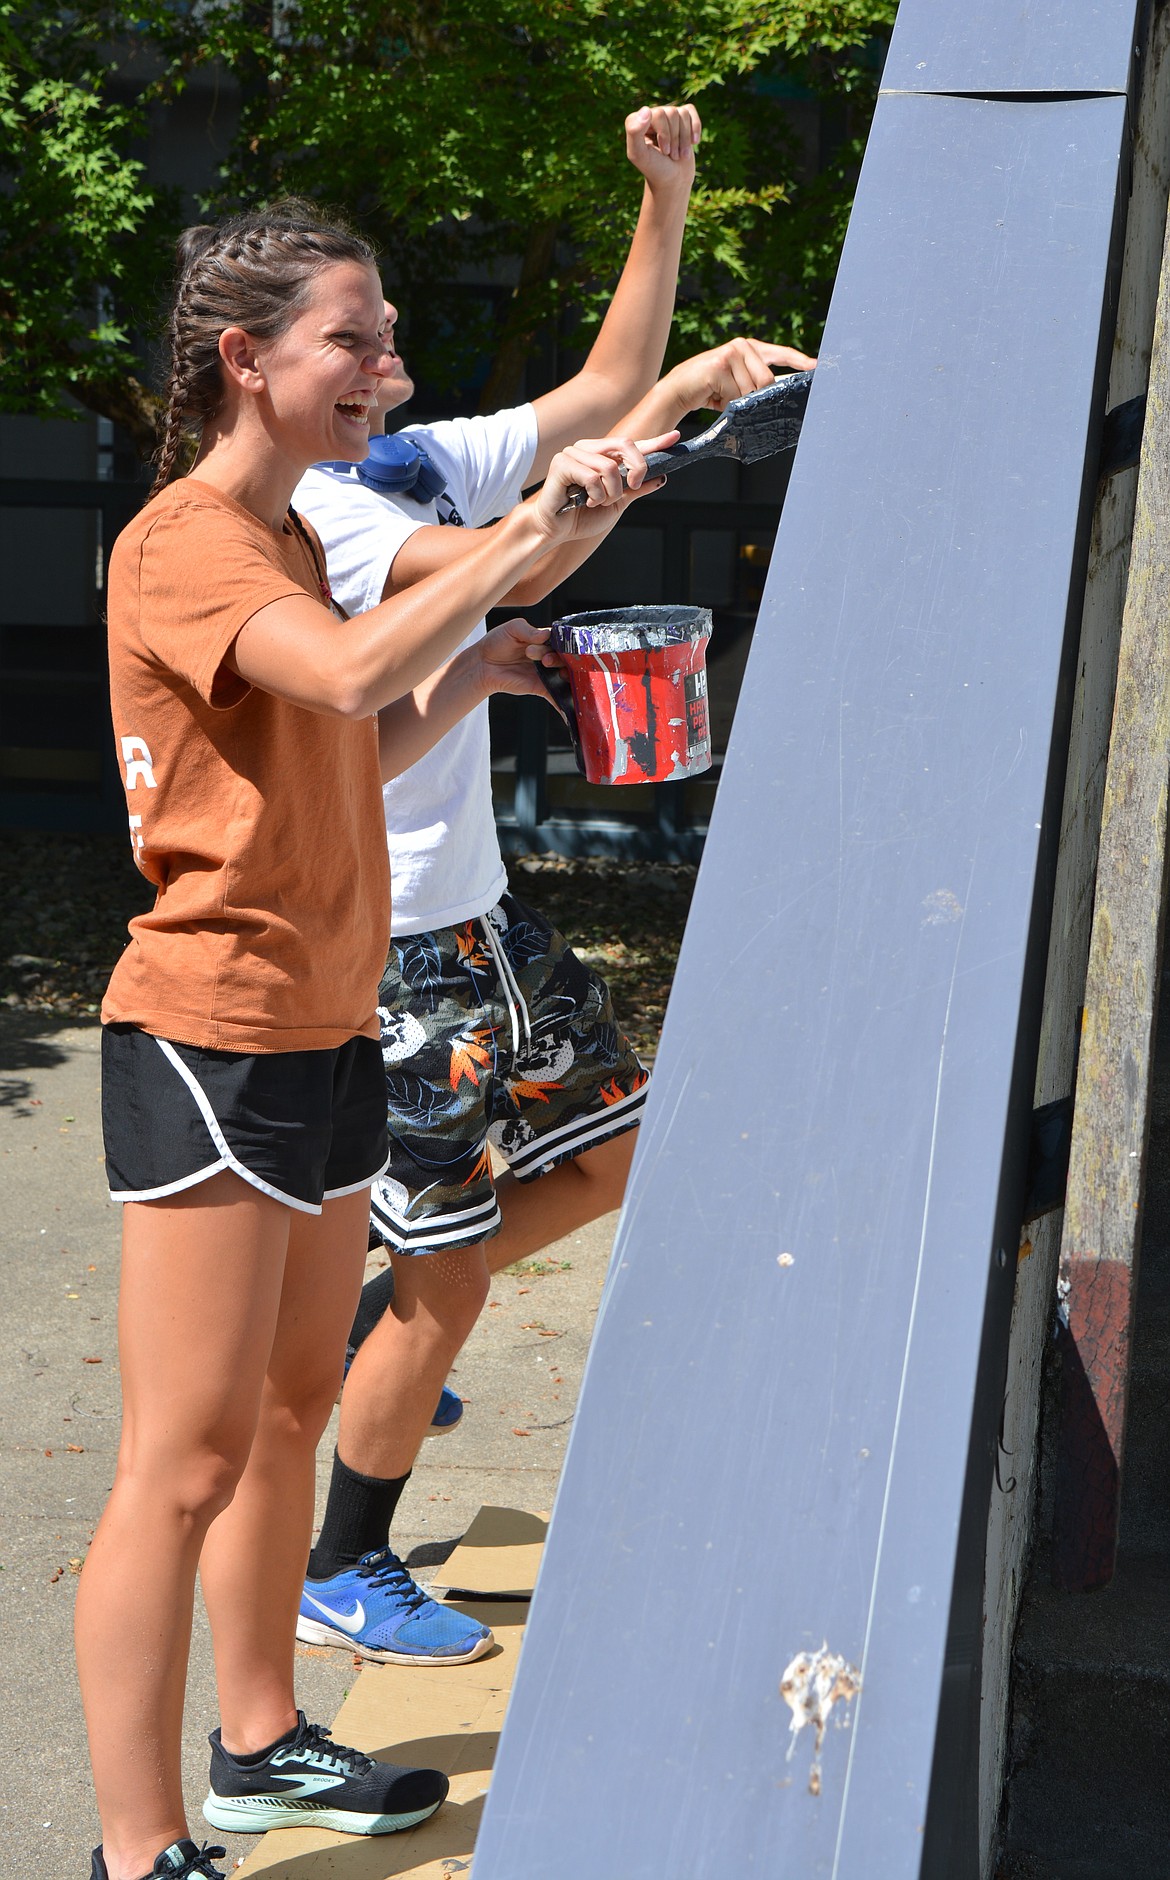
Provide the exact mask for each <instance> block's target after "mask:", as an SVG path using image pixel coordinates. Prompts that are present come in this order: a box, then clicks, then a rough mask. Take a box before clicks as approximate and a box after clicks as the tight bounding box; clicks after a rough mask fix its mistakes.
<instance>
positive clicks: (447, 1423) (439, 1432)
mask: <svg viewBox="0 0 1170 1880" xmlns="http://www.w3.org/2000/svg"><path fill="white" fill-rule="evenodd" d="M462 1415H463V1399H462V1397H457V1396H456V1395H455V1392H454V1391H453V1390H449V1389H448V1388H447V1386H446V1384H444V1386H443V1389H442V1391H441V1393H440V1395H439V1407H438V1409H437V1410H436V1411H435V1414H434V1416H433V1417H432V1418H431V1427H430V1429H429V1430H428V1431H427V1435H428V1436H446V1435H447V1434H448V1432H449V1431H451V1430H453V1429H454V1428H455V1425H456V1424H457V1423H458V1422H459V1419H460V1418H461V1417H462Z"/></svg>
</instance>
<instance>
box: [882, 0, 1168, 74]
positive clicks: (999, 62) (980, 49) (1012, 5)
mask: <svg viewBox="0 0 1170 1880" xmlns="http://www.w3.org/2000/svg"><path fill="white" fill-rule="evenodd" d="M1143 11H1144V4H1143V0H981V4H980V5H978V6H972V4H971V0H901V5H900V6H899V8H898V17H897V20H896V22H895V25H894V32H893V37H892V39H891V41H890V51H889V56H888V58H887V60H886V68H885V72H884V74H883V76H882V85H883V88H884V89H886V90H889V91H937V92H977V93H983V94H986V93H993V94H994V93H1002V92H1047V93H1061V92H1078V91H1082V92H1107V91H1126V90H1127V89H1128V87H1129V82H1130V68H1131V65H1132V62H1133V57H1134V47H1135V45H1136V43H1137V39H1136V35H1137V32H1138V24H1137V22H1138V15H1139V14H1140V13H1141V12H1143Z"/></svg>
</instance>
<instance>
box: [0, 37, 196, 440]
mask: <svg viewBox="0 0 1170 1880" xmlns="http://www.w3.org/2000/svg"><path fill="white" fill-rule="evenodd" d="M118 24H119V22H117V21H116V20H113V21H112V20H111V18H110V17H109V15H108V12H107V10H106V9H104V8H97V7H94V8H92V9H87V8H86V6H85V5H84V4H83V5H82V7H81V8H80V9H75V10H73V11H71V12H69V13H63V14H58V13H57V12H56V11H55V10H52V9H49V8H44V9H42V8H39V7H37V6H31V7H30V6H27V5H24V4H20V3H19V0H18V3H16V4H14V0H0V410H4V411H24V412H35V413H39V414H40V415H42V416H46V417H48V416H57V417H59V416H60V415H61V403H60V395H61V393H62V392H63V391H64V392H69V393H71V394H72V395H73V397H74V398H76V399H77V400H78V402H79V403H80V404H82V405H85V406H87V407H88V408H89V409H90V410H92V411H96V412H99V413H101V414H103V415H105V416H107V417H110V418H114V419H116V420H118V421H119V422H120V423H122V424H124V425H125V426H126V427H127V429H128V430H129V431H130V433H131V435H132V436H134V437H135V438H136V439H137V440H138V442H139V443H140V444H141V445H142V446H143V447H144V448H147V449H149V448H150V445H151V442H152V440H153V435H154V403H155V401H154V400H152V399H151V397H150V395H149V394H148V393H147V392H146V390H145V389H144V387H143V385H142V383H141V380H140V377H139V373H140V370H141V366H140V359H139V356H138V353H137V352H136V349H135V347H134V345H133V343H132V340H131V337H130V327H131V323H132V322H133V321H134V320H135V319H136V318H138V317H140V316H141V313H142V310H143V309H144V308H146V307H149V306H151V304H152V302H153V301H154V299H155V297H156V296H157V292H158V284H159V281H160V279H164V278H165V275H166V270H167V268H168V267H169V262H170V255H169V243H170V240H171V239H172V238H173V236H172V229H171V224H172V223H173V221H174V217H175V215H176V213H177V211H176V208H175V205H174V203H173V202H172V201H171V200H170V199H169V198H168V197H167V195H166V193H165V192H160V191H159V190H157V189H151V188H149V187H148V186H147V184H146V181H145V175H144V168H143V165H142V163H141V161H139V160H138V159H137V158H135V157H134V156H133V155H132V154H131V150H132V145H133V141H134V139H135V138H136V137H138V136H141V134H142V129H143V122H144V119H143V112H144V109H145V104H144V102H142V101H140V102H138V103H136V104H135V105H134V106H132V107H127V106H122V105H119V104H116V103H114V102H112V101H111V100H110V98H109V97H108V96H107V91H108V86H109V81H110V77H111V72H112V65H113V61H112V59H111V55H110V52H109V49H108V47H109V40H110V34H111V28H112V27H113V28H117V26H118Z"/></svg>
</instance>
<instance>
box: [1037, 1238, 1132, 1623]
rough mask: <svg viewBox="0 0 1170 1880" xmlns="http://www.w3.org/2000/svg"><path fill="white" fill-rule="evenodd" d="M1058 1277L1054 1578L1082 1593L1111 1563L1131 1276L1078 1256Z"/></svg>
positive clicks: (1109, 1572) (1127, 1269)
mask: <svg viewBox="0 0 1170 1880" xmlns="http://www.w3.org/2000/svg"><path fill="white" fill-rule="evenodd" d="M1062 1278H1063V1279H1065V1280H1067V1282H1068V1291H1067V1295H1066V1301H1065V1303H1066V1306H1067V1311H1068V1319H1067V1324H1065V1325H1063V1326H1062V1328H1061V1332H1060V1347H1061V1354H1062V1359H1063V1371H1062V1380H1061V1383H1062V1390H1061V1417H1060V1444H1059V1450H1058V1455H1057V1472H1056V1517H1055V1523H1054V1531H1053V1573H1054V1577H1055V1579H1056V1582H1057V1584H1058V1585H1059V1586H1063V1587H1064V1588H1066V1590H1067V1591H1069V1592H1077V1593H1086V1592H1091V1591H1092V1590H1093V1588H1095V1587H1100V1586H1107V1585H1108V1583H1109V1581H1110V1580H1111V1579H1112V1578H1113V1569H1114V1566H1115V1564H1116V1559H1117V1530H1118V1523H1119V1520H1120V1516H1121V1466H1120V1458H1121V1456H1122V1454H1123V1453H1124V1441H1125V1414H1126V1404H1127V1400H1128V1393H1129V1361H1130V1347H1131V1344H1132V1339H1133V1298H1134V1282H1135V1274H1134V1270H1133V1268H1132V1266H1130V1265H1129V1264H1128V1263H1126V1262H1124V1261H1121V1260H1106V1259H1102V1258H1100V1257H1099V1256H1098V1255H1096V1254H1078V1255H1076V1256H1075V1257H1074V1258H1073V1259H1071V1260H1069V1261H1067V1262H1065V1263H1064V1264H1063V1267H1062Z"/></svg>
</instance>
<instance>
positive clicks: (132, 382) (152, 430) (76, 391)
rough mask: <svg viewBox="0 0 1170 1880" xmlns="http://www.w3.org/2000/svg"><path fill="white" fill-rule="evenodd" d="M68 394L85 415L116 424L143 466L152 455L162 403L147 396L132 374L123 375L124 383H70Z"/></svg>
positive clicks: (117, 381)
mask: <svg viewBox="0 0 1170 1880" xmlns="http://www.w3.org/2000/svg"><path fill="white" fill-rule="evenodd" d="M69 390H70V392H71V393H72V395H73V397H74V398H76V400H77V402H78V404H79V405H84V406H85V409H86V410H87V411H92V412H93V413H94V414H95V415H96V416H97V417H99V418H109V419H110V420H111V421H112V422H113V423H114V424H120V425H121V427H122V429H123V430H124V431H125V432H127V433H128V435H129V436H130V437H131V438H132V439H133V441H134V445H135V448H136V449H137V451H138V454H139V456H140V457H141V458H142V460H143V462H144V463H145V462H147V461H148V460H149V458H150V457H151V456H152V455H153V454H154V449H155V446H156V445H157V443H158V441H159V427H160V425H161V422H162V415H163V401H162V399H161V398H159V397H158V396H157V394H156V393H154V392H148V391H147V389H146V387H145V385H142V384H141V383H140V382H139V380H138V379H136V378H135V377H134V376H133V374H132V373H127V374H126V377H125V378H124V379H106V380H104V381H103V382H102V383H100V384H96V385H95V384H92V383H91V384H86V383H85V382H84V381H74V382H72V383H71V384H70V387H69Z"/></svg>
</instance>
